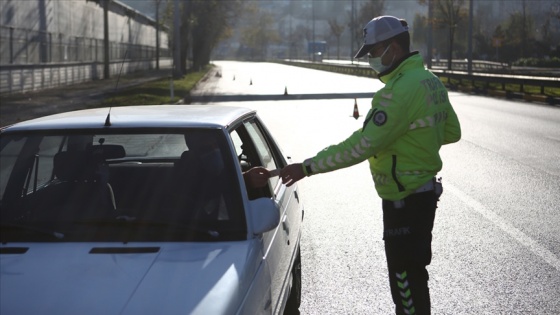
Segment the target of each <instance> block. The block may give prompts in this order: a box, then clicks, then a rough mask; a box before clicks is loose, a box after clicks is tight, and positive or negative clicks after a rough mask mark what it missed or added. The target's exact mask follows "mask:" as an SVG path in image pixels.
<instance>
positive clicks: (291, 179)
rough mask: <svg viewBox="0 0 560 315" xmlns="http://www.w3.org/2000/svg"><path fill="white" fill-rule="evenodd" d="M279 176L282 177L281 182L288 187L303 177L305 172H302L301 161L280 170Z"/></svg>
mask: <svg viewBox="0 0 560 315" xmlns="http://www.w3.org/2000/svg"><path fill="white" fill-rule="evenodd" d="M280 177H282V183H284V184H286V186H288V187H290V186H292V185H293V184H295V183H296V182H297V181H298V180H300V179H302V178H304V177H305V174H304V173H303V166H302V165H301V163H294V164H290V165H288V166H286V167H284V168H283V169H282V170H281V171H280Z"/></svg>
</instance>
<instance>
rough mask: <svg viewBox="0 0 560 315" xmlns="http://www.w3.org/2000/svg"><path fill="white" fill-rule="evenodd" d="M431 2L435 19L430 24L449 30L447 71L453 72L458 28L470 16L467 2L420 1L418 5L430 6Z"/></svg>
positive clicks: (449, 0) (452, 0)
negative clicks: (452, 66)
mask: <svg viewBox="0 0 560 315" xmlns="http://www.w3.org/2000/svg"><path fill="white" fill-rule="evenodd" d="M430 2H431V5H432V7H433V10H434V17H433V20H432V21H429V23H432V26H433V27H434V28H439V29H441V28H447V30H448V44H449V46H448V60H447V69H449V70H451V64H452V60H453V44H454V41H455V32H456V30H457V26H458V25H459V24H460V23H461V22H462V21H463V20H465V19H466V17H467V16H468V12H467V11H466V9H465V0H418V3H420V4H424V5H429V4H430Z"/></svg>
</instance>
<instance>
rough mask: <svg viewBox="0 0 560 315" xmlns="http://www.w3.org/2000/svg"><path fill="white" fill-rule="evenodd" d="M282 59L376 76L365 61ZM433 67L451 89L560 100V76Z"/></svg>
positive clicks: (297, 64) (341, 71) (290, 63)
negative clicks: (471, 72) (470, 71)
mask: <svg viewBox="0 0 560 315" xmlns="http://www.w3.org/2000/svg"><path fill="white" fill-rule="evenodd" d="M280 62H281V63H283V64H288V65H293V66H298V67H306V68H312V69H316V70H324V71H330V72H337V73H343V74H350V75H357V76H364V77H370V78H375V75H374V74H373V72H372V71H371V69H370V68H369V67H368V66H367V65H365V63H359V62H358V63H354V64H341V63H326V62H323V63H312V62H306V61H289V60H283V61H280ZM479 66H482V67H485V68H488V69H489V67H488V66H487V65H477V66H476V67H474V66H473V69H478V68H479ZM436 68H437V67H436ZM553 70H556V69H553ZM431 71H432V72H433V73H434V74H436V75H437V76H438V77H439V78H440V79H441V80H442V81H443V82H444V84H446V86H447V87H448V88H450V89H451V90H460V91H463V92H473V93H477V94H483V95H490V96H502V97H506V98H520V99H525V100H527V101H531V102H544V103H548V104H551V105H555V104H560V78H559V77H558V76H556V77H542V76H529V75H512V74H495V73H487V72H476V73H473V74H468V73H467V72H464V71H449V70H439V69H431ZM556 71H558V70H556Z"/></svg>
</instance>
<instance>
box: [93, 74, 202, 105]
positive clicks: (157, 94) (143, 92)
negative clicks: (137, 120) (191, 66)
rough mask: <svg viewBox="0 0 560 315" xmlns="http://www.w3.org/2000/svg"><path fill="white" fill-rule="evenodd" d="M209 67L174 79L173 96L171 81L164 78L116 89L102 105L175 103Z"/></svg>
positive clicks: (185, 94)
mask: <svg viewBox="0 0 560 315" xmlns="http://www.w3.org/2000/svg"><path fill="white" fill-rule="evenodd" d="M210 69H212V66H211V65H208V66H206V67H204V68H203V69H202V70H200V71H197V72H189V73H187V74H186V75H185V76H184V77H182V78H179V79H174V80H173V95H174V97H173V98H171V92H170V90H171V81H170V79H168V78H166V79H161V80H157V81H152V82H148V83H144V84H142V85H137V86H134V87H130V88H127V89H124V90H121V91H118V92H116V93H114V94H113V95H111V96H109V97H108V98H106V99H105V100H103V103H102V106H113V107H117V106H131V105H161V104H174V103H177V102H179V101H180V100H182V99H183V98H184V97H185V96H187V95H188V94H189V92H190V91H191V90H192V89H193V88H194V86H195V85H196V84H197V83H198V81H200V80H201V79H202V78H203V77H204V76H205V75H206V73H208V71H210Z"/></svg>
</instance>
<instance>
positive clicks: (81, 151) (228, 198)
mask: <svg viewBox="0 0 560 315" xmlns="http://www.w3.org/2000/svg"><path fill="white" fill-rule="evenodd" d="M228 143H229V142H228V141H227V138H226V134H225V133H223V132H222V131H220V130H217V129H189V130H185V129H183V130H181V131H179V132H177V131H176V130H175V131H169V130H164V131H161V130H157V131H153V130H152V131H149V132H145V131H138V130H134V132H132V131H130V130H120V131H114V130H110V131H101V132H96V133H93V132H91V131H82V132H79V131H59V132H57V131H51V132H27V133H18V134H15V133H11V134H10V133H4V134H2V135H1V136H0V150H1V151H0V167H1V173H0V195H1V197H2V199H1V203H0V220H1V222H0V231H1V241H2V242H3V243H7V242H41V241H47V242H50V241H80V242H81V241H109V242H112V241H115V242H132V241H143V242H146V241H148V242H149V241H223V240H239V239H243V238H246V233H247V227H246V220H245V214H244V211H243V206H242V202H241V193H240V187H239V186H240V185H239V182H240V181H239V179H238V174H239V172H238V171H237V170H236V165H238V163H236V160H235V155H234V154H233V153H232V152H231V150H230V149H229V148H230V145H229V144H228ZM237 167H239V166H237Z"/></svg>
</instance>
